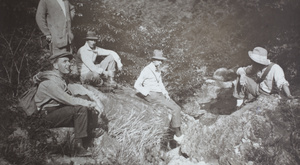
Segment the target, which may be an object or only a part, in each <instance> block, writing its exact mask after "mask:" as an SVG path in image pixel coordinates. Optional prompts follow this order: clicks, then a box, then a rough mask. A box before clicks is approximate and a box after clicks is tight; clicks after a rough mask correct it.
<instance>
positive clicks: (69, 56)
mask: <svg viewBox="0 0 300 165" xmlns="http://www.w3.org/2000/svg"><path fill="white" fill-rule="evenodd" d="M61 57H68V58H69V59H70V60H71V59H72V58H73V55H72V54H71V53H70V52H59V53H56V54H53V55H52V56H50V58H49V59H50V60H54V59H57V58H61Z"/></svg>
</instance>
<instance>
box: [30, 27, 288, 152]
mask: <svg viewBox="0 0 300 165" xmlns="http://www.w3.org/2000/svg"><path fill="white" fill-rule="evenodd" d="M97 40H98V37H97V35H96V33H95V32H92V31H89V32H87V36H86V43H85V45H84V46H82V47H81V48H80V49H79V50H78V53H77V55H76V56H77V57H78V58H76V60H77V63H78V65H79V67H80V69H79V70H80V82H81V84H91V85H94V86H101V85H103V80H102V79H103V77H104V78H106V79H105V80H106V82H105V83H106V84H108V85H115V84H116V82H115V81H114V75H115V71H116V70H117V69H118V70H122V67H123V64H122V63H121V59H120V57H119V55H118V54H117V53H116V52H114V51H111V50H107V49H103V48H99V47H97V46H96V41H97ZM248 54H249V57H250V58H251V59H252V61H253V64H252V65H251V66H248V67H241V68H239V69H238V70H237V75H238V77H239V78H238V81H237V83H236V88H235V89H236V91H235V94H234V95H235V97H237V98H238V100H237V106H241V105H242V104H243V103H245V102H246V100H249V98H251V97H254V98H255V97H257V96H259V95H260V94H265V95H269V94H270V93H271V91H272V88H273V82H275V84H276V86H277V87H278V88H279V89H283V90H284V92H285V94H286V96H287V97H289V98H292V97H293V96H292V95H291V94H290V90H289V87H288V86H289V83H288V82H287V81H286V79H285V77H284V73H283V70H282V68H281V67H280V66H279V65H277V64H273V63H271V62H270V60H268V59H267V51H266V49H264V48H261V47H256V48H254V50H253V51H249V52H248ZM97 56H104V59H103V60H102V61H101V62H100V63H99V64H96V63H95V60H96V58H97ZM73 57H74V56H73V54H72V53H69V52H57V53H54V54H52V55H51V56H50V58H49V60H50V61H51V63H52V65H53V69H52V70H50V71H45V72H43V73H42V74H38V75H37V76H36V79H37V80H39V86H38V90H37V93H36V95H35V102H36V105H37V107H38V110H39V113H41V114H42V116H43V117H44V118H45V120H46V121H48V122H49V123H50V127H53V128H55V127H74V134H75V149H76V153H77V156H88V155H91V153H90V152H89V151H88V150H87V149H86V148H85V147H84V145H83V139H84V138H86V137H88V136H90V134H89V133H90V132H92V131H90V130H91V128H89V124H88V123H89V120H90V119H89V113H90V112H89V111H90V109H94V110H97V111H98V112H99V113H100V114H101V113H102V112H103V111H104V106H103V104H102V102H101V99H100V98H99V96H97V94H95V93H94V92H91V91H90V90H88V89H86V88H85V87H84V86H82V85H81V84H79V83H78V84H68V79H67V75H68V74H69V73H70V65H71V64H70V60H72V59H73ZM165 61H167V58H166V57H164V55H163V52H162V51H161V50H157V49H155V50H154V51H153V56H152V58H151V62H150V63H149V64H148V65H147V66H146V67H145V68H144V69H143V70H142V71H141V73H140V75H139V76H138V78H137V80H136V82H135V84H134V88H135V89H136V90H137V91H138V92H139V93H141V94H142V96H143V97H144V99H145V100H147V101H148V102H151V103H156V104H159V105H163V106H166V107H167V108H169V109H170V110H171V113H172V118H171V127H172V128H173V130H174V132H175V134H174V140H175V141H176V142H177V143H178V144H181V143H182V141H183V139H184V135H183V133H182V132H181V129H180V127H181V114H180V113H181V107H180V106H179V105H177V104H176V103H175V101H173V100H172V99H171V98H170V96H169V93H168V91H167V90H166V88H165V86H164V84H163V82H162V75H161V74H162V68H163V65H162V64H163V62H165ZM264 72H266V75H265V74H263V73H264ZM251 74H252V75H253V74H257V75H258V77H260V78H263V79H262V80H260V81H254V80H253V79H252V78H250V76H249V75H251ZM273 80H274V81H273ZM238 86H240V87H239V88H238ZM96 134H97V133H94V134H92V135H94V136H95V135H96Z"/></svg>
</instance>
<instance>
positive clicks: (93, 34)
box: [85, 31, 99, 40]
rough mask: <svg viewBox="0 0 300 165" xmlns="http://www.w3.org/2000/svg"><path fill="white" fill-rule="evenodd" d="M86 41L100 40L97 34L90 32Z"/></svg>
mask: <svg viewBox="0 0 300 165" xmlns="http://www.w3.org/2000/svg"><path fill="white" fill-rule="evenodd" d="M85 39H86V40H98V39H99V38H98V37H97V34H96V32H95V31H88V32H87V33H86V37H85Z"/></svg>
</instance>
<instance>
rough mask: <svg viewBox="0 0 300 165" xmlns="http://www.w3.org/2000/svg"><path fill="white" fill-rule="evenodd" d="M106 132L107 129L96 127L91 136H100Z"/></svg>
mask: <svg viewBox="0 0 300 165" xmlns="http://www.w3.org/2000/svg"><path fill="white" fill-rule="evenodd" d="M104 133H105V131H104V130H103V129H102V128H96V129H95V130H94V131H93V132H92V133H91V137H92V138H98V137H100V136H102V135H103V134H104Z"/></svg>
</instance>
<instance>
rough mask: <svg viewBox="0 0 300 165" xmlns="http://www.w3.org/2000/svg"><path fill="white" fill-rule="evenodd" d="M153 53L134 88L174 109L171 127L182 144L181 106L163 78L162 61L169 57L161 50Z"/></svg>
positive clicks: (152, 99) (146, 96)
mask: <svg viewBox="0 0 300 165" xmlns="http://www.w3.org/2000/svg"><path fill="white" fill-rule="evenodd" d="M153 55H154V56H153V57H152V62H151V63H150V64H149V65H147V66H146V67H145V68H144V69H143V70H142V72H141V74H140V76H139V77H138V79H137V80H136V82H135V84H134V88H135V89H136V90H137V91H138V92H140V93H141V94H142V95H143V96H144V98H145V99H146V100H147V101H149V102H151V103H157V104H160V105H163V106H166V107H168V108H169V109H171V110H172V119H171V127H172V128H174V129H175V135H174V140H176V141H177V142H178V143H179V144H181V143H182V140H183V134H182V132H181V129H180V126H181V116H180V111H181V107H180V106H179V105H177V104H176V103H175V102H174V101H173V100H172V99H171V98H170V96H169V93H168V91H167V90H166V88H165V86H164V84H163V82H162V78H161V68H162V63H163V61H166V60H167V59H166V58H165V57H163V52H162V51H161V50H154V51H153Z"/></svg>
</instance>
